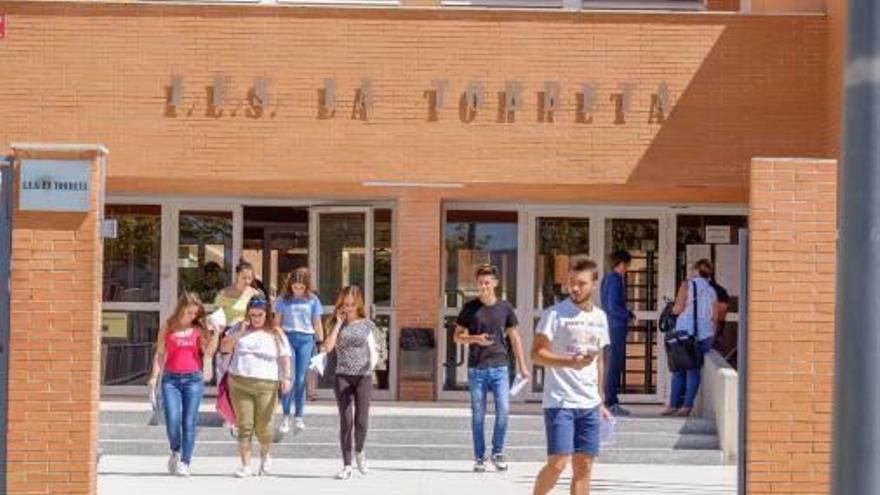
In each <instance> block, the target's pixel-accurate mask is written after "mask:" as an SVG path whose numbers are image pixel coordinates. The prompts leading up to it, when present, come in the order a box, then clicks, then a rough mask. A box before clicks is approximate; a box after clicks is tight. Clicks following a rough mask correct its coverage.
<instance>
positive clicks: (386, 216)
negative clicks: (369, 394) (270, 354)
mask: <svg viewBox="0 0 880 495" xmlns="http://www.w3.org/2000/svg"><path fill="white" fill-rule="evenodd" d="M309 227H310V231H311V232H310V236H309V238H310V241H311V248H310V249H309V258H310V263H309V264H310V266H312V267H314V269H313V273H312V276H313V277H314V278H315V280H314V286H315V287H316V288H317V291H318V294H319V296H320V298H321V301H322V303H323V304H324V313H325V315H329V314H330V313H331V312H332V311H333V305H334V303H335V301H336V297H337V295H338V294H339V292H340V291H341V290H342V288H344V287H346V286H348V285H357V286H359V287H361V289H362V290H363V294H364V304H365V306H366V309H367V313H368V315H369V316H370V317H371V318H373V320H374V321H375V322H376V326H377V327H378V331H377V334H376V335H375V337H376V340H377V342H378V343H379V346H380V353H379V354H380V362H379V364H378V366H377V367H376V371H375V374H374V377H373V378H374V387H375V389H376V395H375V396H376V397H377V398H380V399H381V398H384V399H391V398H393V390H394V389H395V385H396V383H394V382H395V379H394V374H393V373H392V372H391V371H392V369H393V364H394V362H395V356H394V353H391V352H389V351H390V349H392V347H391V345H392V339H391V328H393V326H392V318H393V311H392V307H391V301H392V300H393V298H392V297H391V279H392V277H391V250H392V243H391V212H390V210H374V209H373V208H367V207H321V208H313V209H312V210H311V220H310V222H309ZM377 241H378V242H377ZM377 275H378V277H377ZM377 282H378V284H377ZM377 296H378V298H379V299H378V302H379V305H377V304H376V302H377ZM319 395H321V396H326V397H329V396H332V384H331V383H330V381H329V380H328V379H326V378H324V379H322V380H321V381H320V384H319Z"/></svg>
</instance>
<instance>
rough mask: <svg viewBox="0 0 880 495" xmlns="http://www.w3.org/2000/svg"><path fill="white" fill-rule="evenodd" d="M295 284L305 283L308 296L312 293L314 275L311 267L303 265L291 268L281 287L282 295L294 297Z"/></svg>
mask: <svg viewBox="0 0 880 495" xmlns="http://www.w3.org/2000/svg"><path fill="white" fill-rule="evenodd" d="M293 284H303V285H305V286H306V297H309V296H310V295H311V294H312V277H311V276H310V274H309V269H308V268H306V267H304V266H301V267H299V268H295V269H294V270H291V272H290V273H288V274H287V277H285V278H284V285H283V286H282V288H281V297H283V298H284V299H293Z"/></svg>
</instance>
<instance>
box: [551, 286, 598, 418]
mask: <svg viewBox="0 0 880 495" xmlns="http://www.w3.org/2000/svg"><path fill="white" fill-rule="evenodd" d="M535 333H536V334H538V335H545V336H546V337H547V338H548V339H549V340H550V349H551V351H552V352H553V353H554V354H558V355H560V356H574V355H577V354H584V353H586V352H601V351H602V349H603V348H604V347H605V346H607V345H609V344H610V338H609V336H608V317H607V316H605V312H604V311H602V310H601V309H599V308H598V307H596V306H593V309H592V310H591V311H583V310H581V308H579V307H577V305H575V304H574V303H573V302H572V301H571V299H566V300H565V301H562V302H560V303H557V304H555V305H553V306H552V307H550V308H548V309H547V310H545V311H544V314H542V315H541V321H539V322H538V326H537V328H536V329H535ZM597 361H598V360H596V359H594V360H593V362H592V363H590V365H589V366H586V367H584V368H583V369H580V370H576V369H574V368H557V367H552V366H548V367H547V368H545V375H544V408H546V409H551V408H566V409H593V408H595V407H597V406H599V404H600V403H601V400H600V398H599V397H600V396H599V367H598V365H597Z"/></svg>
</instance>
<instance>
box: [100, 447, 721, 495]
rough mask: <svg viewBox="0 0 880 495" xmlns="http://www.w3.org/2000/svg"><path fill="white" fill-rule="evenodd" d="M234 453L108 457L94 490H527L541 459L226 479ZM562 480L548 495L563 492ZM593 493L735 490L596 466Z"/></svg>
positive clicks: (315, 464)
mask: <svg viewBox="0 0 880 495" xmlns="http://www.w3.org/2000/svg"><path fill="white" fill-rule="evenodd" d="M236 466H237V460H236V459H234V458H216V457H214V458H200V459H196V461H195V462H194V464H193V468H192V470H193V476H192V477H191V478H189V479H180V478H173V477H170V476H168V474H167V472H166V471H165V469H166V468H165V459H163V458H159V457H137V456H131V457H129V456H109V457H105V458H104V459H102V460H101V465H100V466H99V469H98V473H99V476H98V493H99V495H115V494H125V495H156V494H157V493H159V494H161V493H165V494H175V493H189V494H202V493H204V494H210V495H253V494H259V495H276V494H277V495H281V494H284V495H289V494H291V493H295V492H296V493H308V494H314V495H317V494H321V495H324V494H326V495H332V494H345V495H351V493H357V494H358V495H388V494H401V495H435V494H436V495H441V494H442V495H450V494H453V495H470V494H473V495H502V494H503V495H528V494H531V489H532V482H533V481H534V476H535V474H536V473H537V472H538V470H539V469H540V465H539V464H533V463H511V467H510V471H509V472H507V473H496V472H487V473H485V474H474V473H472V472H471V471H470V468H471V465H470V463H468V462H462V461H376V462H374V463H371V467H372V472H371V473H370V474H369V475H368V476H366V477H362V476H360V475H359V474H355V477H354V478H352V479H351V480H348V481H337V480H335V479H333V474H334V473H335V472H336V470H337V469H338V468H339V462H338V461H328V460H323V459H322V460H302V459H276V460H275V462H274V465H273V471H274V473H275V475H274V476H271V477H266V478H253V479H246V480H240V479H236V478H233V477H232V476H231V473H232V471H233V470H234V469H235V467H236ZM567 479H568V478H567V477H566V478H565V479H563V480H562V481H560V485H559V487H558V488H557V490H556V491H555V492H554V494H559V495H562V494H565V493H568V486H567ZM592 493H593V494H594V495H611V494H614V495H735V494H736V467H735V466H708V467H707V466H668V465H667V466H651V465H632V464H613V465H601V464H600V465H598V466H596V469H595V475H594V481H593V492H592Z"/></svg>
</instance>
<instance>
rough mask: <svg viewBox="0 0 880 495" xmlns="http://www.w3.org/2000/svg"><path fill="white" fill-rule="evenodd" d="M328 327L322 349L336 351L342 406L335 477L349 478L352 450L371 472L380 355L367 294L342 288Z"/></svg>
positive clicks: (362, 470) (360, 467)
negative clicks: (367, 448) (369, 444)
mask: <svg viewBox="0 0 880 495" xmlns="http://www.w3.org/2000/svg"><path fill="white" fill-rule="evenodd" d="M327 326H328V328H331V331H330V332H329V333H328V334H327V338H326V339H325V340H324V343H323V344H322V346H321V352H333V351H336V369H335V373H334V375H335V376H334V378H333V393H334V394H335V395H336V405H337V406H338V408H339V444H340V447H341V448H342V462H343V465H342V470H341V471H339V473H337V474H336V478H337V479H340V480H347V479H349V478H351V475H352V469H351V457H352V450H354V454H355V455H354V457H355V461H356V462H357V468H358V471H360V473H361V474H364V475H366V474H367V473H368V472H369V470H368V468H367V458H366V454H365V453H364V442H365V441H366V439H367V428H368V427H369V422H370V395H371V393H372V390H373V376H372V373H373V368H374V367H375V366H376V362H377V361H378V355H379V350H378V348H377V346H376V340H375V337H374V334H373V332H375V331H376V324H375V323H373V321H372V320H370V319H369V318H368V317H367V312H366V310H365V309H364V297H363V294H362V292H361V289H360V288H359V287H358V286H356V285H351V286H348V287H345V288H344V289H342V291H341V292H340V293H339V296H338V297H337V298H336V304H335V305H334V308H333V315H332V316H331V318H330V321H329V322H328V325H327ZM352 433H354V446H352Z"/></svg>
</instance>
